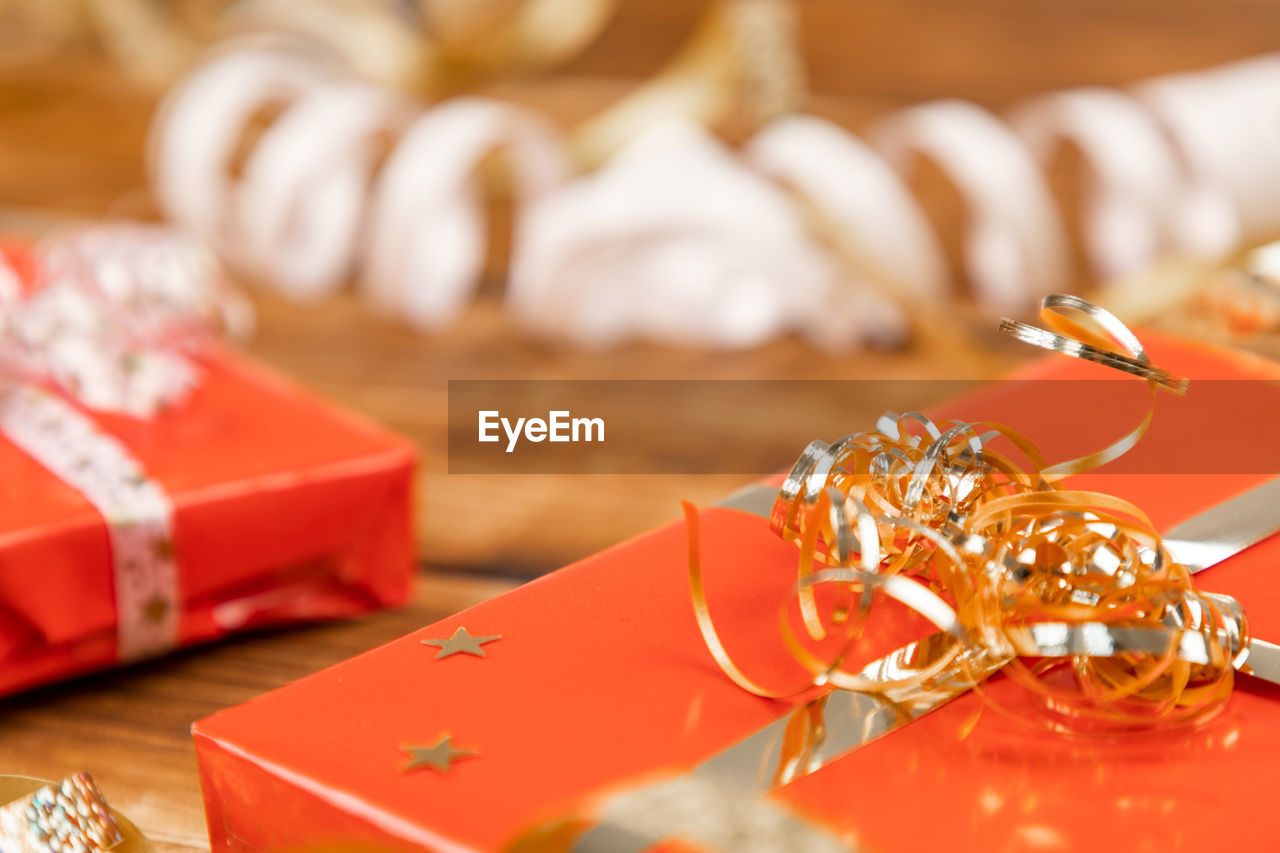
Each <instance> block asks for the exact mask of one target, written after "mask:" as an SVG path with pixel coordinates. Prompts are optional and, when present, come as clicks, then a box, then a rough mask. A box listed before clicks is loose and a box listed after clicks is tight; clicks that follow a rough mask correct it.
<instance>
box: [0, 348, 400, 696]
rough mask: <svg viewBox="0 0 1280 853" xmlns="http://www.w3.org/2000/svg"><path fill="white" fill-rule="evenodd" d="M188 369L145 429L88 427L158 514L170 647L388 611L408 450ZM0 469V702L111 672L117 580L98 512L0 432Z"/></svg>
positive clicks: (287, 389)
mask: <svg viewBox="0 0 1280 853" xmlns="http://www.w3.org/2000/svg"><path fill="white" fill-rule="evenodd" d="M198 370H199V374H200V381H199V384H198V386H197V387H196V388H195V389H194V391H193V392H192V393H191V394H190V396H189V397H188V398H187V399H186V400H184V401H183V402H182V403H181V404H179V405H177V406H174V407H172V408H170V409H167V410H165V411H162V412H160V413H158V414H157V415H155V416H154V417H152V418H147V419H137V418H131V417H124V416H112V415H106V414H100V413H95V414H93V415H92V421H93V424H94V427H95V429H96V431H97V433H98V434H99V435H103V436H107V437H109V438H110V439H114V440H115V441H116V442H118V444H119V445H121V446H122V447H123V448H125V450H126V451H128V453H129V455H131V456H132V457H133V458H135V459H136V460H138V461H139V462H140V463H141V465H142V468H143V470H144V471H145V474H146V476H147V477H148V478H149V479H150V480H151V481H153V482H155V483H157V484H159V486H160V487H161V488H162V490H163V492H164V493H165V494H166V495H167V497H168V500H169V503H170V504H171V507H172V517H171V526H172V543H171V546H172V549H173V554H172V557H173V560H174V563H175V566H176V590H174V601H173V603H174V605H175V609H176V624H175V625H174V626H173V637H172V644H173V645H180V646H187V645H192V644H196V643H202V642H207V641H209V640H213V639H216V638H218V637H222V636H225V635H227V634H229V633H231V632H234V631H238V630H242V629H246V628H251V627H256V626H262V625H275V624H282V623H287V622H293V621H297V620H312V619H320V618H334V617H342V616H349V615H352V614H356V613H361V612H364V611H367V610H369V609H371V608H375V607H382V606H388V605H394V604H399V603H402V602H403V601H404V600H405V599H406V597H407V595H408V589H409V583H410V579H411V576H412V568H413V547H412V541H411V493H412V477H413V467H414V451H413V449H412V448H411V446H410V445H408V444H407V443H406V442H405V441H403V440H401V439H399V438H397V437H394V436H392V435H389V434H388V433H386V432H384V431H382V430H380V429H378V428H375V427H373V426H371V425H369V424H366V423H364V422H363V421H360V420H358V419H357V418H355V417H352V416H349V415H347V414H345V413H343V412H340V411H337V410H336V409H334V408H333V407H332V406H330V405H328V404H326V403H322V402H321V401H319V400H317V399H315V398H314V397H312V396H311V395H310V394H308V393H306V392H305V391H303V390H302V389H301V388H299V387H297V386H296V385H294V384H293V383H291V382H289V381H287V380H285V379H283V378H282V377H280V376H277V375H276V374H274V373H272V372H269V371H267V370H265V369H264V368H262V367H260V366H258V365H255V364H253V363H252V362H250V361H249V360H247V359H245V358H243V357H241V356H238V355H235V354H233V353H231V352H228V351H213V352H210V353H208V354H207V357H205V358H204V359H202V361H201V362H200V364H199V366H198ZM59 399H61V398H59ZM62 402H64V403H66V404H67V405H70V402H69V401H66V400H62ZM0 471H2V472H3V477H0V662H2V665H0V694H3V693H10V692H13V691H17V690H22V689H25V688H29V687H33V686H35V685H38V684H43V683H46V682H50V681H54V680H56V679H61V678H65V677H68V676H72V675H75V674H78V673H83V672H87V671H90V670H95V669H100V668H103V667H108V666H111V665H112V664H114V663H116V662H117V660H119V659H120V657H121V651H122V650H121V648H120V647H119V629H120V625H119V618H118V617H119V612H118V611H119V608H118V606H117V605H118V596H119V590H118V589H117V584H118V582H119V581H118V578H117V577H116V573H115V572H114V571H113V568H112V566H113V557H112V541H111V537H110V535H109V532H108V527H107V524H106V522H105V520H104V517H103V515H102V514H101V513H100V511H99V510H98V509H95V506H94V505H93V504H92V503H91V502H90V501H89V500H88V499H87V498H86V496H85V495H84V494H82V493H81V492H79V491H77V490H76V489H75V488H73V487H72V486H70V485H69V484H68V483H67V482H64V480H62V479H59V478H58V477H57V476H55V475H54V474H53V473H52V472H51V471H50V470H48V469H47V468H45V467H44V466H43V465H42V464H41V463H40V462H37V461H36V460H35V459H34V458H32V457H31V456H30V455H28V453H27V452H26V451H24V450H23V449H20V448H19V447H18V446H17V445H16V444H15V443H13V442H12V441H10V440H8V439H6V438H5V437H4V433H3V431H0Z"/></svg>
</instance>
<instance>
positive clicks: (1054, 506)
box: [685, 294, 1248, 732]
mask: <svg viewBox="0 0 1280 853" xmlns="http://www.w3.org/2000/svg"><path fill="white" fill-rule="evenodd" d="M1041 319H1042V321H1043V322H1044V323H1045V325H1047V326H1049V329H1044V328H1038V327H1035V326H1030V325H1027V324H1024V323H1017V322H1014V321H1012V320H1004V321H1002V323H1001V326H1000V328H1001V329H1002V330H1003V331H1006V332H1007V333H1009V334H1011V335H1013V336H1015V337H1017V338H1018V339H1020V340H1022V341H1024V342H1027V343H1030V344H1033V345H1036V346H1040V347H1044V348H1047V349H1051V350H1054V351H1056V352H1061V353H1063V354H1066V355H1071V356H1074V357H1077V358H1083V359H1086V360H1089V361H1093V362H1096V363H1099V364H1102V365H1105V366H1108V367H1111V368H1113V369H1117V370H1121V371H1124V372H1126V373H1130V374H1132V375H1134V376H1135V377H1137V378H1138V379H1141V380H1142V381H1144V382H1145V383H1146V385H1147V386H1148V390H1149V392H1150V394H1151V399H1152V402H1151V406H1149V407H1148V409H1147V412H1146V414H1145V416H1144V417H1143V418H1142V419H1141V420H1140V421H1139V423H1138V424H1137V425H1136V426H1135V427H1133V428H1132V429H1130V430H1129V431H1128V432H1127V433H1125V434H1124V435H1122V436H1120V437H1119V438H1117V439H1116V440H1115V441H1113V442H1112V443H1111V444H1109V445H1107V446H1106V447H1104V448H1102V449H1101V450H1098V451H1096V452H1093V453H1090V454H1088V455H1086V456H1083V457H1080V458H1078V459H1072V460H1068V461H1065V462H1060V463H1057V464H1054V465H1049V464H1047V463H1046V460H1045V459H1044V457H1043V455H1042V454H1041V453H1040V452H1039V451H1038V450H1037V449H1036V447H1035V445H1034V444H1033V443H1032V442H1031V441H1030V440H1028V439H1027V438H1026V437H1025V436H1022V435H1021V434H1019V433H1018V432H1016V431H1015V430H1013V429H1011V428H1009V427H1006V426H1003V425H1000V424H970V423H964V422H959V421H950V422H942V423H938V422H935V421H933V420H932V419H930V418H928V417H926V416H924V415H922V414H919V413H915V412H911V413H908V414H906V415H901V416H889V415H886V416H885V417H883V418H881V420H880V422H879V423H878V425H877V429H875V430H873V431H869V432H862V433H855V434H853V435H849V436H846V437H844V438H842V439H840V440H838V441H836V442H835V443H834V444H830V445H828V444H826V443H824V442H820V441H817V442H813V443H812V444H810V445H809V446H808V447H807V448H806V449H805V451H804V453H803V454H801V456H800V459H799V460H798V461H797V462H796V464H795V466H794V467H793V468H792V470H791V472H790V473H789V474H788V475H787V477H786V479H785V481H784V483H783V485H782V488H781V489H780V491H779V494H778V497H777V499H776V501H775V503H774V507H773V511H772V513H771V517H770V525H771V528H772V529H773V530H774V532H775V533H777V534H778V535H780V536H781V537H783V538H784V539H786V540H790V541H794V542H795V543H796V545H797V550H798V552H799V555H798V566H797V582H796V584H795V587H794V593H795V602H796V604H797V606H798V609H799V616H800V618H799V621H800V623H801V625H802V626H803V630H802V631H801V632H800V634H803V635H806V636H807V639H808V640H810V641H815V642H816V641H822V640H826V639H828V638H829V637H831V636H832V635H833V634H834V635H835V637H836V638H837V639H838V640H839V641H840V642H841V645H840V650H839V651H838V652H836V653H835V654H834V655H832V654H827V655H825V656H824V655H820V654H818V653H816V652H814V651H813V650H812V649H811V648H810V647H809V646H808V645H806V643H805V641H804V640H802V638H801V636H800V634H798V633H797V631H796V630H795V629H794V628H793V627H792V621H793V620H792V619H791V616H790V612H791V611H790V607H789V605H788V604H787V603H786V602H784V603H783V605H782V606H781V607H780V608H779V629H780V633H781V637H782V644H783V647H784V648H785V649H786V650H787V652H788V653H789V655H790V656H791V657H792V658H793V659H794V660H795V661H796V662H797V663H798V664H799V665H800V666H801V668H803V670H804V671H805V673H807V676H808V677H807V678H806V679H805V680H804V681H803V682H802V683H800V684H798V685H790V686H785V687H772V686H767V685H764V684H762V683H760V682H758V681H757V680H755V679H753V678H752V677H750V676H749V675H748V674H747V673H746V672H745V671H744V670H743V669H742V668H741V667H740V666H738V664H737V663H735V661H734V660H733V659H732V657H731V656H730V655H729V654H728V652H727V651H726V650H725V647H724V643H723V642H722V640H721V638H720V635H719V632H718V631H717V629H716V627H715V623H714V621H713V619H712V617H711V613H710V609H709V607H708V604H707V597H706V591H705V581H704V579H703V573H702V560H701V553H700V551H701V546H700V541H699V536H698V516H697V512H696V510H695V509H694V508H693V507H692V506H690V505H688V504H686V505H685V517H686V521H687V524H688V528H689V531H690V533H689V547H690V554H689V582H690V591H691V595H692V598H693V604H694V612H695V615H696V618H697V622H698V627H699V630H700V631H701V633H702V637H703V639H704V641H705V642H706V645H707V648H708V649H709V650H710V652H711V655H712V657H713V658H714V659H715V661H716V663H717V664H718V665H719V666H720V668H721V669H722V670H723V671H724V672H725V674H726V675H727V676H728V677H729V678H730V679H731V680H733V681H734V683H736V684H738V685H739V686H740V687H742V688H743V689H745V690H748V691H750V692H752V693H755V694H756V695H760V696H766V697H771V698H781V697H787V696H795V695H798V694H800V693H803V692H805V691H808V690H812V689H814V688H837V689H848V690H856V691H862V692H867V693H873V694H879V695H886V696H892V695H893V693H894V692H896V691H900V690H902V689H903V688H907V687H925V688H927V687H929V686H930V685H931V684H934V683H937V682H939V681H940V680H946V681H947V682H948V683H950V684H953V685H954V684H955V683H956V680H957V679H961V680H963V681H964V682H967V683H970V684H971V685H972V686H973V687H974V688H975V689H976V690H977V691H978V692H979V694H980V695H981V696H982V698H983V700H984V704H985V705H986V706H988V707H993V708H995V709H996V710H998V711H1000V712H1002V713H1004V714H1006V715H1008V716H1011V717H1013V718H1015V719H1018V720H1020V721H1022V722H1027V723H1030V724H1032V725H1034V726H1037V727H1043V728H1047V729H1051V730H1056V731H1071V732H1081V731H1090V730H1112V729H1115V728H1133V727H1141V726H1149V725H1151V724H1153V723H1155V722H1157V721H1158V722H1161V723H1174V722H1196V721H1203V720H1205V719H1207V718H1209V717H1210V716H1212V715H1213V714H1215V713H1216V712H1217V711H1219V710H1220V709H1221V708H1222V707H1223V705H1224V703H1225V702H1226V699H1227V697H1228V696H1229V695H1230V691H1231V687H1232V684H1233V677H1234V672H1235V669H1236V668H1238V667H1240V666H1241V665H1243V663H1244V659H1245V656H1246V654H1247V647H1248V621H1247V619H1246V618H1245V615H1244V612H1243V609H1242V608H1241V607H1240V605H1239V604H1238V603H1237V602H1236V601H1235V600H1234V599H1231V598H1229V597H1228V596H1223V595H1216V594H1211V593H1204V592H1200V591H1198V590H1196V589H1195V587H1194V585H1193V583H1192V580H1191V572H1190V571H1189V570H1188V569H1187V568H1186V567H1185V566H1183V565H1180V564H1178V563H1177V562H1176V561H1175V560H1174V559H1173V557H1172V556H1171V554H1170V552H1169V551H1168V549H1167V548H1165V546H1164V544H1163V543H1162V541H1161V538H1160V536H1159V534H1158V533H1157V532H1156V530H1155V529H1154V528H1153V526H1152V525H1151V522H1150V521H1149V520H1148V519H1147V517H1146V516H1145V515H1144V514H1143V513H1142V511H1141V510H1140V509H1138V508H1137V507H1135V506H1133V505H1132V504H1130V503H1128V502H1127V501H1124V500H1121V499H1120V498H1117V497H1114V496H1111V495H1106V494H1101V493H1098V492H1087V491H1079V490H1072V489H1068V488H1066V487H1064V486H1063V484H1062V481H1063V480H1064V479H1065V478H1066V477H1068V476H1070V475H1073V474H1078V473H1080V472H1082V471H1087V470H1091V469H1093V468H1096V467H1098V466H1100V465H1103V464H1106V463H1107V462H1110V461H1112V460H1114V459H1116V458H1118V457H1119V456H1121V455H1122V454H1124V453H1125V452H1126V451H1128V450H1129V449H1130V448H1132V447H1133V446H1134V445H1135V444H1136V443H1137V442H1138V440H1139V439H1140V438H1141V437H1142V435H1143V434H1144V433H1145V432H1146V430H1147V428H1148V427H1149V426H1150V423H1151V418H1152V414H1153V411H1154V401H1155V395H1156V393H1157V391H1158V390H1159V389H1162V388H1163V389H1166V390H1170V391H1172V392H1174V393H1178V394H1181V393H1184V392H1185V391H1186V389H1187V385H1188V383H1187V380H1186V379H1183V378H1181V377H1177V376H1174V375H1173V374H1171V373H1169V372H1168V371H1165V370H1163V369H1161V368H1159V367H1156V366H1155V365H1153V364H1151V362H1150V359H1149V358H1148V356H1147V354H1146V352H1145V350H1144V348H1143V347H1142V344H1141V342H1140V341H1139V340H1138V338H1137V337H1136V336H1135V335H1134V334H1133V333H1132V332H1131V331H1130V330H1129V329H1128V328H1127V327H1125V326H1124V324H1123V323H1121V322H1120V321H1119V320H1118V319H1117V318H1116V317H1115V316H1113V315H1112V314H1110V313H1109V312H1107V311H1105V310H1104V309H1102V308H1100V307H1098V306H1096V305H1094V304H1092V303H1089V302H1087V301H1085V300H1083V299H1080V298H1078V297H1074V296H1067V295H1060V294H1059V295H1053V296H1049V297H1047V298H1046V299H1045V300H1044V303H1043V306H1042V310H1041ZM1000 437H1003V438H1004V439H1006V440H1007V441H1008V443H1009V444H1011V445H1012V447H1013V448H1014V449H1015V450H1016V451H1017V453H1019V454H1021V456H1023V457H1025V461H1023V462H1021V463H1019V462H1018V461H1015V459H1014V458H1013V457H1012V456H1011V455H1008V454H1005V453H1001V452H997V451H996V450H995V449H993V448H992V447H991V446H989V445H990V444H991V442H992V441H993V440H994V439H996V438H1000ZM827 584H832V585H835V587H836V589H835V592H836V595H835V596H834V598H835V600H836V601H837V603H836V604H835V605H833V606H831V607H829V608H828V612H827V613H826V615H825V616H824V615H823V613H822V612H821V611H820V608H819V606H818V601H817V597H816V595H815V590H816V588H818V587H819V586H822V585H827ZM884 597H889V598H893V599H895V600H897V601H898V602H900V603H901V604H904V605H906V606H907V607H909V608H911V609H912V610H915V611H916V612H917V613H919V614H920V615H922V616H924V617H925V618H926V619H928V620H929V621H930V622H932V623H933V624H934V625H935V626H937V627H938V628H939V634H937V635H935V636H934V637H931V638H928V639H927V640H926V641H923V642H916V643H912V644H909V645H908V646H904V647H902V648H900V649H898V650H897V651H896V652H895V653H893V654H891V655H889V656H887V657H885V658H882V659H881V660H879V661H877V662H876V664H874V665H872V666H869V667H866V668H864V669H863V670H861V671H857V672H851V671H849V670H847V669H846V668H845V663H846V660H847V657H848V655H849V652H850V650H851V649H852V648H853V646H854V645H855V644H856V643H857V642H858V640H859V639H861V638H862V637H863V636H865V634H866V632H867V629H868V618H869V617H870V615H871V613H872V611H873V610H876V609H878V608H877V607H876V605H875V604H874V602H876V601H877V600H881V599H883V598H884ZM996 671H1001V672H1003V673H1004V674H1006V675H1007V676H1008V677H1009V678H1010V679H1012V680H1013V681H1014V682H1016V683H1017V684H1019V685H1021V686H1022V687H1023V688H1025V691H1024V692H1023V694H1022V695H1023V697H1029V698H1030V699H1031V700H1033V702H1032V707H1033V708H1034V707H1037V706H1038V709H1039V710H1038V711H1037V712H1035V713H1031V712H1028V711H1025V710H1015V709H1013V708H1012V707H1004V706H1002V705H1001V704H1000V703H998V702H996V701H994V700H993V699H992V694H991V692H990V691H988V690H986V689H985V688H984V681H985V680H986V679H987V678H988V677H989V676H990V675H992V674H993V673H995V672H996Z"/></svg>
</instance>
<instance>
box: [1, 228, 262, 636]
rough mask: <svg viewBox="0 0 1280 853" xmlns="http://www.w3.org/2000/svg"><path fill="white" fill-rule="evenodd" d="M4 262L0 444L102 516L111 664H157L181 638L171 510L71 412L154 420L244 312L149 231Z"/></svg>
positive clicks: (202, 269)
mask: <svg viewBox="0 0 1280 853" xmlns="http://www.w3.org/2000/svg"><path fill="white" fill-rule="evenodd" d="M4 261H5V257H4V255H0V272H3V273H4V274H3V275H2V276H0V285H5V286H4V287H0V434H2V435H4V437H5V438H7V439H9V440H10V441H11V442H13V444H14V445H16V446H17V447H19V448H21V449H22V450H23V451H24V452H25V453H27V454H28V455H30V456H31V457H32V458H33V459H35V460H36V461H37V462H39V463H40V464H41V465H43V466H44V467H45V468H47V469H48V470H49V471H50V472H52V473H53V474H54V475H55V476H57V477H58V478H59V479H61V480H62V481H63V482H65V483H66V484H67V485H69V486H70V487H71V488H73V489H75V490H76V491H77V492H79V493H81V494H82V495H84V497H85V498H86V499H87V500H88V501H89V502H90V503H91V504H92V505H93V506H94V507H95V508H96V509H97V510H98V512H99V513H100V514H101V515H102V518H103V520H104V522H105V523H106V526H107V531H108V534H109V536H110V541H111V559H112V566H113V573H114V588H115V599H116V608H117V630H116V633H117V638H116V639H117V655H118V657H119V659H120V660H122V661H127V660H134V659H138V658H142V657H147V656H150V655H155V654H160V653H162V652H165V651H167V650H169V649H171V648H172V647H173V646H174V645H175V644H176V640H177V632H178V588H177V564H176V559H175V554H174V548H173V544H172V537H173V507H172V504H171V502H170V500H169V497H168V496H167V495H166V494H165V492H164V490H163V489H162V488H161V486H160V485H159V484H158V483H157V482H155V481H154V480H152V479H151V478H149V477H148V476H147V474H146V472H145V471H144V470H143V467H142V464H141V462H139V461H138V460H137V459H136V458H135V457H134V456H133V455H132V454H131V453H130V452H129V450H128V449H127V448H125V447H124V445H122V444H121V443H120V442H119V441H117V440H116V439H115V438H114V437H112V436H111V435H108V434H107V433H106V432H104V431H102V430H101V429H99V428H98V426H97V425H96V424H95V423H94V421H93V419H92V418H91V417H90V416H89V415H88V414H86V413H85V412H84V411H83V410H82V409H81V408H79V407H78V406H76V405H74V404H73V402H72V400H74V401H76V402H78V403H79V404H80V405H81V406H83V407H84V408H87V409H92V410H98V411H102V412H109V413H116V414H122V415H131V416H134V417H151V416H153V415H155V414H156V413H157V412H159V411H160V410H161V409H162V408H163V407H165V406H168V405H172V404H174V403H177V402H178V401H179V400H180V399H181V398H182V397H183V396H184V395H185V394H187V393H188V392H189V390H190V389H191V388H192V387H193V386H194V384H195V383H196V382H197V381H198V373H197V368H196V366H195V364H194V363H193V362H192V361H191V360H190V357H191V356H192V355H194V354H196V353H197V352H198V351H199V349H200V348H201V347H202V346H203V345H205V344H207V342H208V341H209V339H210V338H211V337H212V336H213V335H214V334H215V333H216V331H218V330H220V329H222V328H228V329H235V328H237V327H242V326H243V324H244V323H245V322H247V314H246V313H245V312H246V311H247V308H246V307H245V306H244V304H243V303H241V302H239V301H238V299H237V298H236V297H235V295H234V294H232V293H231V292H230V291H229V290H228V289H227V287H226V285H225V282H224V281H223V279H222V277H221V275H220V274H219V271H218V267H217V264H216V262H215V261H214V260H213V258H212V257H211V256H210V255H209V254H208V252H207V251H206V250H204V249H202V248H201V247H200V246H199V245H197V244H194V243H192V242H191V241H190V240H187V239H185V238H182V237H179V236H177V235H175V234H173V233H172V232H171V231H169V230H168V229H164V228H160V227H156V226H141V225H112V226H88V227H83V228H79V229H73V230H69V231H66V232H63V233H60V234H57V235H54V236H52V237H51V238H49V239H47V240H46V241H44V242H43V243H42V244H41V245H40V247H39V248H37V249H36V250H35V251H34V252H32V253H31V255H30V256H29V257H27V258H25V259H23V262H22V263H14V264H12V265H10V264H6V263H5V262H4ZM18 266H21V267H23V268H24V269H23V270H22V272H19V271H18V270H17V269H15V267H18ZM24 281H25V282H26V284H25V285H24V283H23V282H24ZM54 389H57V391H61V392H63V393H57V392H56V391H55V390H54ZM64 394H65V395H66V396H63V395H64Z"/></svg>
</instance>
